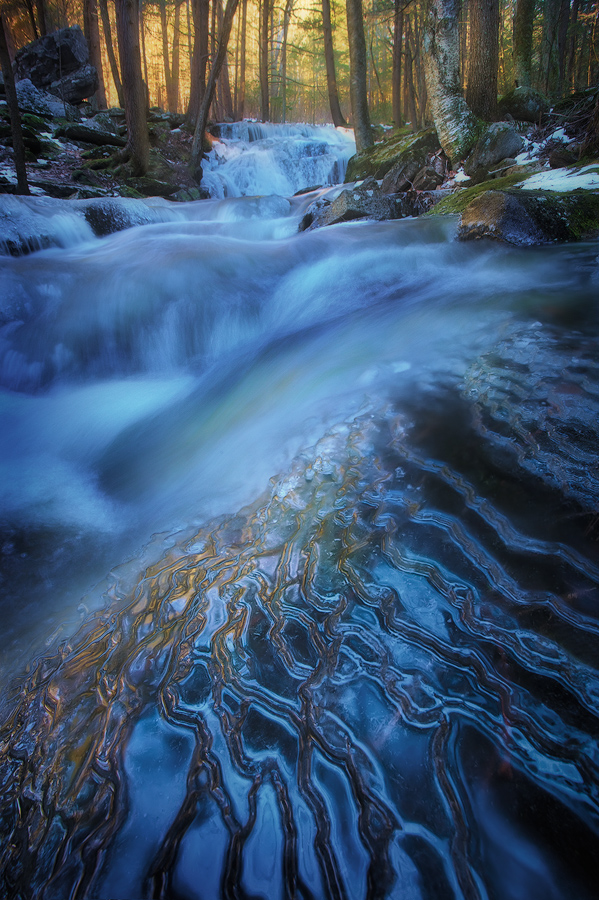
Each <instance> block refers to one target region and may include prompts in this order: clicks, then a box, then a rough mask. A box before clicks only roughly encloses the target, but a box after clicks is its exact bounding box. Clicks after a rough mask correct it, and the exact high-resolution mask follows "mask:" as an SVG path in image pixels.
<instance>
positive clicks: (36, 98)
mask: <svg viewBox="0 0 599 900" xmlns="http://www.w3.org/2000/svg"><path fill="white" fill-rule="evenodd" d="M16 89H17V99H18V101H19V109H20V110H22V111H24V112H30V113H33V115H36V116H43V117H45V118H53V117H57V118H58V117H62V118H65V119H68V120H69V121H71V122H73V121H77V120H79V119H80V118H81V114H80V112H79V110H78V109H77V108H76V107H75V106H72V105H71V104H70V103H66V102H63V101H62V100H58V99H57V98H56V97H55V96H54V94H49V93H48V92H47V91H41V90H40V89H39V88H36V86H35V85H34V84H33V83H32V82H31V81H30V80H29V79H28V78H26V79H25V80H24V81H19V82H18V83H17V85H16Z"/></svg>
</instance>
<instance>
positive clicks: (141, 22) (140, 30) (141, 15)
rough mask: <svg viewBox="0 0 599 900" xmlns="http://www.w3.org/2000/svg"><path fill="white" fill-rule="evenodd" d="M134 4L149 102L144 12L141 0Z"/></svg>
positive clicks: (147, 104)
mask: <svg viewBox="0 0 599 900" xmlns="http://www.w3.org/2000/svg"><path fill="white" fill-rule="evenodd" d="M115 3H116V0H115ZM136 3H137V9H138V21H137V28H138V31H137V33H138V34H139V35H140V37H141V49H140V53H141V59H142V62H143V67H144V71H143V82H144V85H145V88H144V90H145V93H146V97H147V98H148V100H149V89H148V84H149V82H148V56H147V54H146V29H145V25H144V12H143V6H142V3H143V0H136ZM121 69H122V66H121ZM149 105H150V104H149V102H148V103H146V106H149Z"/></svg>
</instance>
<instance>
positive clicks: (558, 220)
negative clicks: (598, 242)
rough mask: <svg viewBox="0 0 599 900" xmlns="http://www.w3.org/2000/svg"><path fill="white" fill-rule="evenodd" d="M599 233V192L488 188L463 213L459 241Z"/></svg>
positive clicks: (535, 240) (525, 241) (543, 240)
mask: <svg viewBox="0 0 599 900" xmlns="http://www.w3.org/2000/svg"><path fill="white" fill-rule="evenodd" d="M597 234H599V194H595V193H593V192H592V191H577V192H572V193H568V194H560V193H557V192H555V191H527V190H521V189H518V188H513V189H511V190H505V191H493V190H491V191H486V192H485V193H483V194H481V195H480V196H478V197H476V199H474V200H473V201H472V203H470V205H469V206H467V207H466V209H465V210H464V212H463V214H462V222H461V225H460V228H459V230H458V239H459V240H463V241H464V240H479V239H481V238H490V239H492V240H498V241H505V242H506V243H509V244H520V245H531V244H547V243H552V242H556V241H579V240H585V239H587V238H589V237H594V236H596V235H597Z"/></svg>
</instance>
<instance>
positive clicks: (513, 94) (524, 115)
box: [497, 87, 549, 125]
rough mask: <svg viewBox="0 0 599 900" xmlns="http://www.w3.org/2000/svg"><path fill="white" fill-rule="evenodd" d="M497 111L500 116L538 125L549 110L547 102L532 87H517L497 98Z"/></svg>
mask: <svg viewBox="0 0 599 900" xmlns="http://www.w3.org/2000/svg"><path fill="white" fill-rule="evenodd" d="M497 111H498V113H499V115H500V116H512V118H514V119H516V120H517V121H519V122H532V123H533V124H536V125H538V124H539V123H540V122H541V121H542V119H543V118H544V117H545V116H546V115H547V113H548V112H549V102H548V100H547V98H546V97H544V96H543V94H540V93H539V92H538V91H534V90H533V89H532V88H525V87H517V88H515V89H514V90H513V91H510V92H509V93H508V94H504V95H503V97H500V98H499V101H498V103H497Z"/></svg>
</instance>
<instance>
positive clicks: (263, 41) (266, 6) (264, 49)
mask: <svg viewBox="0 0 599 900" xmlns="http://www.w3.org/2000/svg"><path fill="white" fill-rule="evenodd" d="M270 7H271V0H261V7H260V42H259V51H260V62H259V65H260V117H261V119H262V121H263V122H268V120H269V113H270V110H269V105H270V103H269V100H270V98H269V89H268V46H269V41H268V32H269V25H270Z"/></svg>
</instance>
